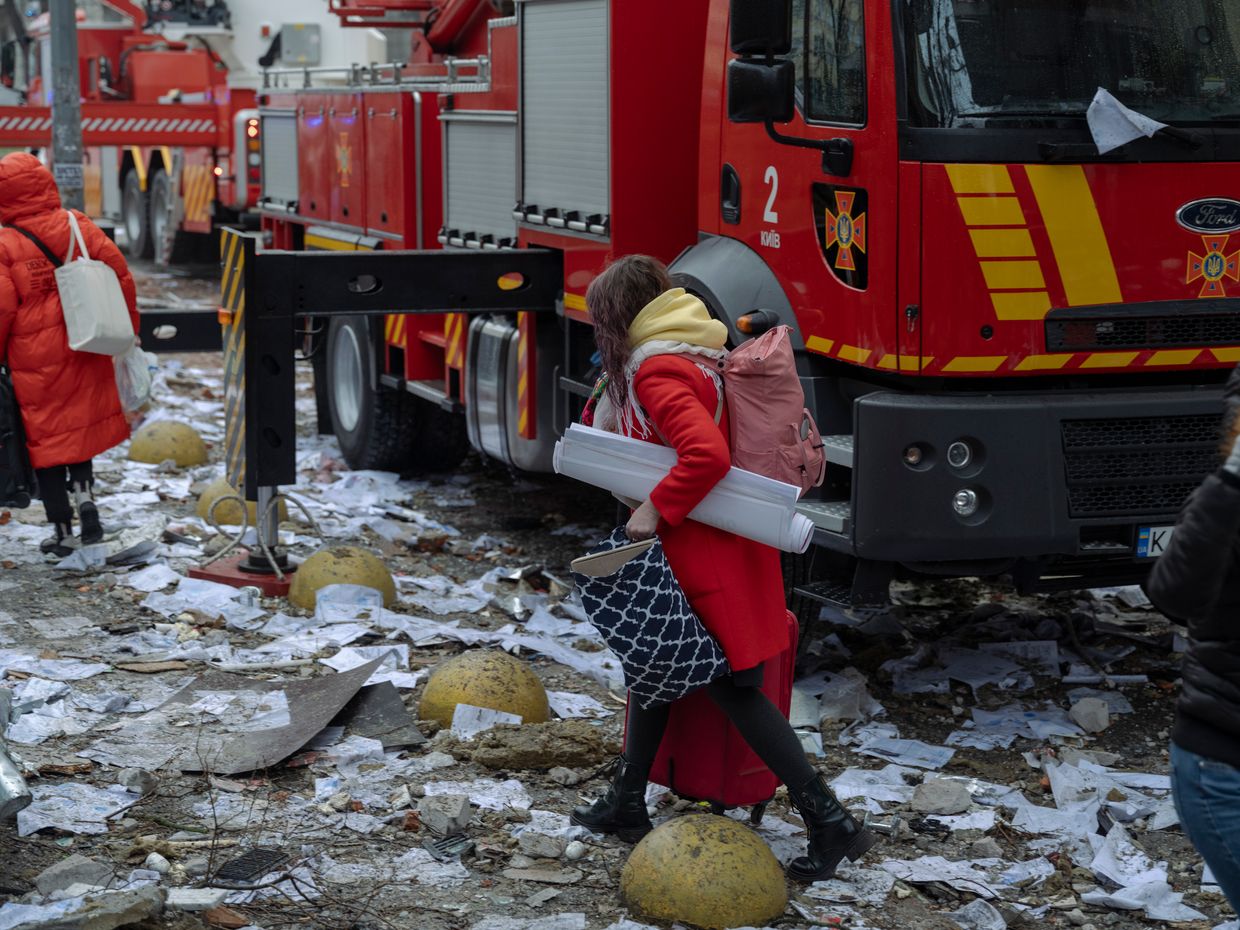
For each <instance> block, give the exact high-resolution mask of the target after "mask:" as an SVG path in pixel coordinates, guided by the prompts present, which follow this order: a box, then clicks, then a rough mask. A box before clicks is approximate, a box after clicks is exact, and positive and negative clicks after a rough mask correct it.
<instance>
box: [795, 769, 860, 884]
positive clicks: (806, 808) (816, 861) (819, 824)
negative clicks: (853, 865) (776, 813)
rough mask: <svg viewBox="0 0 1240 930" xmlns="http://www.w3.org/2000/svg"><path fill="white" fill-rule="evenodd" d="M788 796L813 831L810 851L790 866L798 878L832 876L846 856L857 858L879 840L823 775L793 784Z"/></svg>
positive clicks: (810, 878) (820, 878)
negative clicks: (846, 806)
mask: <svg viewBox="0 0 1240 930" xmlns="http://www.w3.org/2000/svg"><path fill="white" fill-rule="evenodd" d="M788 796H789V797H790V798H792V803H793V804H794V805H795V806H796V809H797V810H798V811H799V812H800V814H801V819H802V820H804V821H805V830H806V832H807V833H809V851H808V853H807V854H806V855H804V856H798V857H797V858H796V859H793V860H792V863H791V864H790V865H789V866H788V874H789V875H791V876H792V877H793V878H794V879H796V880H797V881H802V882H816V881H821V880H822V879H824V878H830V877H831V876H832V875H834V874H835V869H836V866H838V865H839V864H840V862H841V861H842V860H844V859H847V860H849V861H850V862H855V861H856V860H857V859H860V858H861V857H862V856H864V855H865V854H866V852H867V851H868V850H869V849H870V847H871V846H873V845H874V844H875V843H877V842H878V837H877V836H875V835H874V834H873V833H871V832H870V831H869V830H867V829H865V828H864V827H863V826H862V825H861V824H859V823H857V819H856V818H855V817H853V815H852V814H850V813H849V812H848V811H847V810H845V809H844V808H843V807H842V806H841V805H840V802H839V801H838V800H837V799H836V797H835V795H834V794H832V793H831V790H830V789H829V788H828V787H827V785H826V782H824V781H823V780H822V776H821V775H815V776H814V777H813V778H812V779H810V780H809V781H808V782H806V783H805V784H804V785H802V786H801V787H800V788H795V789H794V788H792V787H791V786H790V787H789V788H788Z"/></svg>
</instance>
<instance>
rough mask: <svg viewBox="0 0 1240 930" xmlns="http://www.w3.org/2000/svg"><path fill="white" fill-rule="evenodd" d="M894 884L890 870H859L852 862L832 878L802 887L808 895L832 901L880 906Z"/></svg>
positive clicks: (838, 870) (894, 879)
mask: <svg viewBox="0 0 1240 930" xmlns="http://www.w3.org/2000/svg"><path fill="white" fill-rule="evenodd" d="M895 883H896V877H895V875H893V874H892V873H891V872H886V871H883V870H882V869H862V868H858V867H857V866H854V865H847V866H842V867H840V868H839V869H837V870H836V873H835V877H834V878H830V879H827V880H826V881H821V882H814V883H813V884H812V885H810V886H809V887H808V888H806V889H805V894H806V895H807V896H808V897H811V898H815V899H817V900H819V901H832V902H834V903H836V904H857V903H859V902H860V903H865V904H868V905H870V906H871V907H881V906H882V905H883V903H884V902H885V901H886V900H887V895H888V894H889V893H890V892H891V888H892V886H893V885H895Z"/></svg>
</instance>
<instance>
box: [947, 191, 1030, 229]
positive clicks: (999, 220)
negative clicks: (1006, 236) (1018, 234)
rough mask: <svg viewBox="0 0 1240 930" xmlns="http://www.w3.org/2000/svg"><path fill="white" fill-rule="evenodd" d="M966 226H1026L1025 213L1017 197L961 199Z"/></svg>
mask: <svg viewBox="0 0 1240 930" xmlns="http://www.w3.org/2000/svg"><path fill="white" fill-rule="evenodd" d="M956 202H957V203H958V204H960V212H961V213H962V214H964V222H965V225H966V226H1024V225H1025V213H1024V211H1023V210H1022V209H1021V207H1020V201H1019V200H1018V199H1017V198H1015V197H959V198H957V199H956Z"/></svg>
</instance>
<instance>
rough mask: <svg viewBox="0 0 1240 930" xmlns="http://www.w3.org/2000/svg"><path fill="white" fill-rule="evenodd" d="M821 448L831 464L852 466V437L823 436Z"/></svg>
mask: <svg viewBox="0 0 1240 930" xmlns="http://www.w3.org/2000/svg"><path fill="white" fill-rule="evenodd" d="M822 449H823V451H824V452H825V453H826V454H827V461H828V462H829V463H830V464H832V465H843V466H844V467H845V468H852V467H853V438H852V437H851V436H823V437H822Z"/></svg>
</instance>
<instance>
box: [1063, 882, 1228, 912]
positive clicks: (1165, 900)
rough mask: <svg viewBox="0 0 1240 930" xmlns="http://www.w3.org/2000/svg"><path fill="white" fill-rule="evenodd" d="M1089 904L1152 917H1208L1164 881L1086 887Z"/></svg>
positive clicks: (1085, 894) (1085, 896) (1084, 895)
mask: <svg viewBox="0 0 1240 930" xmlns="http://www.w3.org/2000/svg"><path fill="white" fill-rule="evenodd" d="M1081 900H1082V901H1084V902H1085V903H1086V904H1095V905H1102V906H1105V907H1114V908H1119V909H1121V910H1128V911H1145V916H1146V917H1148V918H1149V919H1150V920H1162V921H1168V922H1178V921H1187V920H1205V919H1206V915H1205V914H1202V913H1201V912H1200V911H1195V910H1193V909H1192V908H1191V907H1189V906H1188V905H1186V904H1184V903H1183V901H1184V895H1183V894H1181V893H1180V892H1178V891H1172V890H1171V886H1170V885H1168V884H1167V883H1166V882H1165V881H1162V882H1148V883H1147V884H1144V885H1132V886H1129V887H1126V888H1121V889H1119V890H1118V891H1112V892H1106V891H1102V890H1098V891H1087V892H1085V893H1084V894H1083V895H1081Z"/></svg>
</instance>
